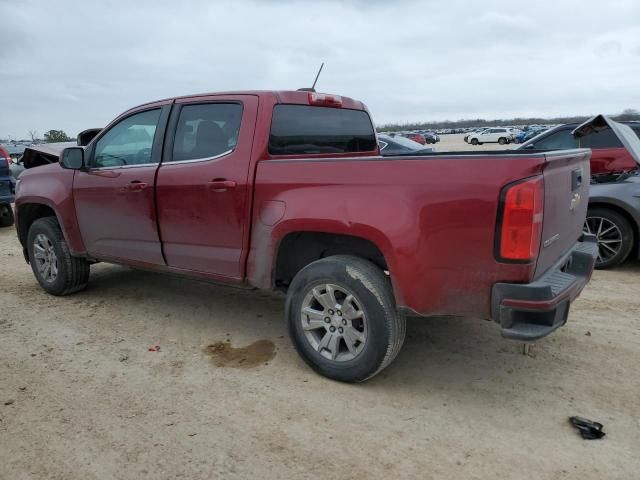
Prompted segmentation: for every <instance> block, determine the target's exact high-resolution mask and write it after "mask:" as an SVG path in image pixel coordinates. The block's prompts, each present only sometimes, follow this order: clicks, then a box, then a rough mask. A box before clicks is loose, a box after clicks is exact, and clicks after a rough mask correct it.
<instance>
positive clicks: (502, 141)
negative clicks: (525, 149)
mask: <svg viewBox="0 0 640 480" xmlns="http://www.w3.org/2000/svg"><path fill="white" fill-rule="evenodd" d="M498 143H499V144H500V145H506V144H507V143H509V141H508V140H507V139H506V138H504V137H500V138H499V139H498Z"/></svg>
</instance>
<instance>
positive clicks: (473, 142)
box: [471, 138, 480, 145]
mask: <svg viewBox="0 0 640 480" xmlns="http://www.w3.org/2000/svg"><path fill="white" fill-rule="evenodd" d="M479 144H480V143H479V142H478V139H477V138H472V139H471V145H479Z"/></svg>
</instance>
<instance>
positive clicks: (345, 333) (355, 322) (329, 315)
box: [300, 284, 368, 362]
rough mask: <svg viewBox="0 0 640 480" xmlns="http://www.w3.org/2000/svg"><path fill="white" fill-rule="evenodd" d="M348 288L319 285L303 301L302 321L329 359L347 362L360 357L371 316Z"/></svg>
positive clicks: (316, 346) (314, 345)
mask: <svg viewBox="0 0 640 480" xmlns="http://www.w3.org/2000/svg"><path fill="white" fill-rule="evenodd" d="M361 305H362V304H361V303H360V302H359V301H358V299H357V298H356V297H355V296H354V295H353V293H352V292H350V291H349V290H348V289H347V288H345V287H343V286H340V285H335V284H321V285H316V286H314V287H313V288H311V290H310V291H309V292H308V293H307V295H306V296H305V298H304V300H303V301H302V307H301V311H300V321H301V323H302V329H303V330H304V334H305V338H306V339H307V341H308V342H309V344H310V345H311V347H312V348H313V349H314V350H316V351H317V352H318V353H319V354H320V355H322V356H323V357H325V358H326V359H328V360H333V361H336V362H346V361H349V360H353V359H354V358H355V357H357V356H358V355H359V354H360V353H361V352H362V350H363V349H364V346H365V344H366V342H367V330H368V328H367V317H366V314H365V312H364V310H363V309H362V307H361Z"/></svg>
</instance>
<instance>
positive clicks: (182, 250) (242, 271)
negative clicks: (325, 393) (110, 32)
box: [16, 91, 597, 381]
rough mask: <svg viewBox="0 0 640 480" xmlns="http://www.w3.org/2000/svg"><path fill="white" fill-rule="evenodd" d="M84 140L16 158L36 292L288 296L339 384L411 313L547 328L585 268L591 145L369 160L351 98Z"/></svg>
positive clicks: (176, 113)
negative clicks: (121, 276)
mask: <svg viewBox="0 0 640 480" xmlns="http://www.w3.org/2000/svg"><path fill="white" fill-rule="evenodd" d="M87 132H89V133H86V134H83V135H81V137H82V139H83V140H82V141H80V142H79V143H81V144H84V143H86V142H88V143H87V144H86V145H83V146H72V147H68V148H65V149H64V150H63V151H61V152H60V154H59V158H58V156H57V154H56V155H55V156H53V155H52V150H51V149H52V145H49V146H47V149H48V150H40V151H38V150H37V149H34V150H30V151H29V152H28V153H26V154H25V157H24V161H25V166H26V167H27V170H25V172H24V173H23V174H22V176H21V177H20V181H19V182H18V186H17V200H16V211H17V219H16V222H17V231H18V236H19V239H20V242H21V244H22V246H23V248H24V254H25V258H26V260H27V262H29V263H30V264H31V267H32V269H33V273H34V274H35V277H36V279H37V281H38V282H39V283H40V285H41V286H42V288H43V289H44V290H46V291H47V292H49V293H51V294H53V295H66V294H69V293H72V292H76V291H78V290H80V289H82V288H84V287H85V286H86V285H87V282H88V280H89V269H90V265H91V264H92V263H95V262H98V261H102V262H111V263H118V264H126V265H130V266H134V267H140V268H146V269H152V270H156V271H162V272H171V273H178V274H183V275H187V276H191V277H198V278H202V279H209V280H214V281H223V282H227V283H235V284H244V285H249V286H251V287H255V288H259V289H268V290H281V291H284V292H286V295H287V298H286V320H287V322H288V328H289V332H290V335H291V338H292V340H293V343H294V344H295V346H296V348H297V350H298V352H299V353H300V355H301V356H302V357H303V358H304V360H305V361H306V362H307V363H308V364H309V365H310V366H311V367H312V368H313V369H315V370H316V371H317V372H319V373H321V374H323V375H326V376H328V377H331V378H334V379H337V380H342V381H362V380H365V379H367V378H370V377H372V376H373V375H375V374H376V373H378V372H379V371H381V370H382V369H383V368H385V367H386V366H387V365H388V364H389V363H390V362H391V361H392V360H393V359H394V357H395V356H396V355H397V354H398V351H399V350H400V347H401V346H402V343H403V340H404V336H405V317H406V316H407V315H420V316H427V315H458V316H473V317H479V318H490V319H493V320H495V321H496V322H497V323H499V324H500V326H501V331H502V334H503V335H504V336H505V337H507V338H513V339H522V340H533V339H537V338H540V337H542V336H544V335H547V334H549V333H550V332H552V331H553V330H555V329H556V328H558V327H560V326H561V325H563V324H564V323H565V322H566V320H567V315H568V311H569V303H570V302H571V301H572V300H573V299H574V298H575V297H576V296H577V295H578V294H579V293H580V291H581V290H582V289H583V287H584V286H585V284H586V283H587V282H588V280H589V278H590V276H591V272H592V270H593V266H594V261H595V258H596V255H597V246H596V243H595V238H594V237H593V236H589V235H584V234H583V232H582V225H583V222H584V220H585V214H586V211H587V198H588V190H589V176H590V175H589V156H590V151H589V150H588V149H573V150H566V151H561V152H557V151H533V152H527V151H500V152H490V153H486V152H485V153H476V152H460V153H427V154H421V155H407V156H395V157H381V156H380V154H379V150H378V144H377V141H376V133H375V130H374V127H373V124H372V121H371V119H370V116H369V113H368V111H367V109H366V107H365V106H364V105H363V104H362V103H361V102H359V101H356V100H353V99H350V98H346V97H340V96H337V95H329V94H322V93H316V92H308V91H277V92H235V93H219V94H208V95H194V96H188V97H178V98H171V99H167V100H162V101H158V102H154V103H148V104H145V105H141V106H139V107H136V108H133V109H131V110H128V111H127V112H125V113H123V114H122V115H120V116H119V117H118V118H116V119H115V120H114V121H113V122H112V123H111V124H110V125H108V126H107V127H106V128H104V129H101V130H95V131H87ZM92 136H93V137H94V138H92V139H91V140H90V141H89V139H90V138H91V137H92ZM79 138H80V137H79ZM52 160H54V161H55V163H50V164H48V165H44V166H38V168H29V167H33V166H37V165H43V164H46V163H47V162H51V161H52Z"/></svg>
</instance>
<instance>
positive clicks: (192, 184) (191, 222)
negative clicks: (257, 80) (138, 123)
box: [156, 95, 258, 279]
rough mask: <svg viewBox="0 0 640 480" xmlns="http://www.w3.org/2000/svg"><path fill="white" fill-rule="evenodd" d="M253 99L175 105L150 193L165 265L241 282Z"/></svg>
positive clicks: (235, 97)
mask: <svg viewBox="0 0 640 480" xmlns="http://www.w3.org/2000/svg"><path fill="white" fill-rule="evenodd" d="M257 109H258V98H257V97H256V96H253V95H232V96H211V97H206V98H202V97H200V98H198V99H197V101H195V100H194V99H191V100H189V99H182V100H178V101H176V104H175V106H174V109H173V112H172V114H171V119H170V121H169V126H168V127H167V128H168V135H167V138H168V140H167V142H166V144H165V149H164V156H163V160H162V165H161V166H160V169H159V170H158V177H157V185H156V194H157V196H158V218H159V223H160V236H161V238H162V246H163V251H164V255H165V258H166V260H167V265H169V266H171V267H175V268H179V269H184V270H190V271H197V272H203V273H206V274H210V275H213V276H216V277H224V278H233V279H239V278H241V277H242V265H241V264H242V258H243V251H244V249H246V245H245V242H246V238H247V237H246V233H247V230H246V229H247V228H248V224H249V210H250V209H249V192H250V188H251V186H250V182H249V164H250V160H251V146H252V144H253V133H254V129H255V122H256V115H257Z"/></svg>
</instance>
